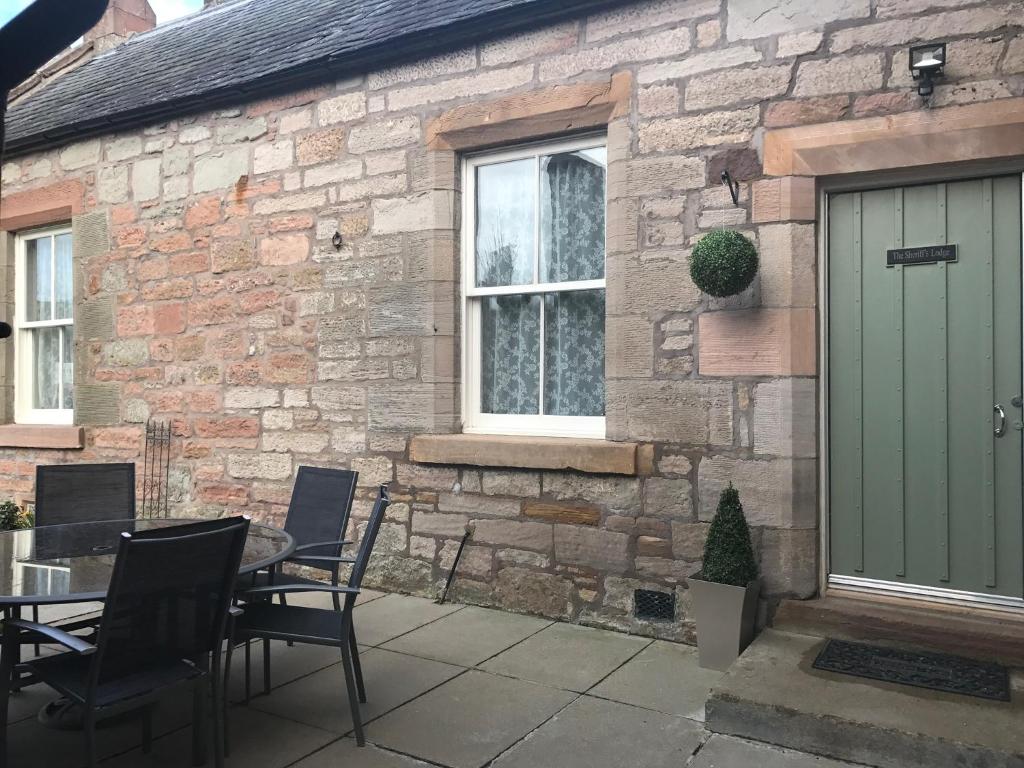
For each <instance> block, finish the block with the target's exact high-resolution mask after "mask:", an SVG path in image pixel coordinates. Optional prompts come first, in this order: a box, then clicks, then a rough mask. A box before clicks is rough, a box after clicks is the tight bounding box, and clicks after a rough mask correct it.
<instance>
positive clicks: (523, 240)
mask: <svg viewBox="0 0 1024 768" xmlns="http://www.w3.org/2000/svg"><path fill="white" fill-rule="evenodd" d="M535 163H536V161H535V160H533V159H528V160H515V161H513V162H509V163H495V164H494V165H482V166H480V167H478V168H477V169H476V284H477V286H480V287H485V286H486V287H490V286H495V285H523V284H526V283H532V282H533V251H534V247H533V245H534V232H533V229H534V221H533V218H534V208H535V201H536V181H535V178H534V167H535Z"/></svg>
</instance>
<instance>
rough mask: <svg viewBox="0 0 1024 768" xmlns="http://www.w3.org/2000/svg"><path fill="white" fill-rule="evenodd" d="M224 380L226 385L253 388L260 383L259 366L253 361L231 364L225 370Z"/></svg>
mask: <svg viewBox="0 0 1024 768" xmlns="http://www.w3.org/2000/svg"><path fill="white" fill-rule="evenodd" d="M225 378H226V380H227V383H228V384H234V385H236V386H255V385H256V384H259V383H260V364H259V363H258V362H257V361H255V360H246V361H245V362H244V363H232V364H231V365H229V366H228V368H227V372H226V376H225Z"/></svg>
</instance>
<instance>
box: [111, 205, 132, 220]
mask: <svg viewBox="0 0 1024 768" xmlns="http://www.w3.org/2000/svg"><path fill="white" fill-rule="evenodd" d="M137 218H138V212H137V211H136V210H135V206H134V205H115V206H114V207H113V208H111V209H110V221H111V223H112V224H131V223H132V222H133V221H135V220H136V219H137Z"/></svg>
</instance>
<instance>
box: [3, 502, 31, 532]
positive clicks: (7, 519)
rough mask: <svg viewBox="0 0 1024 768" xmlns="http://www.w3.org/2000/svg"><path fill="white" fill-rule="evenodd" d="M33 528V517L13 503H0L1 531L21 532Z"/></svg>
mask: <svg viewBox="0 0 1024 768" xmlns="http://www.w3.org/2000/svg"><path fill="white" fill-rule="evenodd" d="M31 527H32V516H31V515H30V514H29V513H28V512H23V511H22V509H21V507H19V506H18V505H17V504H15V503H14V502H13V501H9V500H8V501H3V502H0V531H20V530H21V529H23V528H31Z"/></svg>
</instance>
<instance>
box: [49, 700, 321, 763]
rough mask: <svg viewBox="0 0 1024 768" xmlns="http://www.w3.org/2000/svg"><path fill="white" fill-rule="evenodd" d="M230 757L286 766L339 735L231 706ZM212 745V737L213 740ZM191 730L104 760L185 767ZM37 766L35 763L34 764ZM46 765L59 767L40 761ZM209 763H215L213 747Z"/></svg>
mask: <svg viewBox="0 0 1024 768" xmlns="http://www.w3.org/2000/svg"><path fill="white" fill-rule="evenodd" d="M230 717H231V757H230V759H229V761H228V765H234V766H245V768H284V766H287V765H291V764H292V763H294V762H295V761H296V760H299V759H301V758H303V757H305V756H306V755H309V754H312V753H313V752H315V751H316V750H318V749H320V748H321V747H323V746H324V745H325V744H328V743H329V742H331V741H332V740H333V739H335V738H337V737H336V736H335V735H334V734H331V733H328V732H327V731H322V730H320V729H319V728H311V727H310V726H307V725H302V724H301V723H296V722H292V721H290V720H285V719H283V718H280V717H274V716H273V715H268V714H265V713H263V712H258V711H256V710H254V709H250V708H246V707H232V708H231V711H230ZM211 744H212V740H211ZM191 756H192V733H191V729H189V728H182V729H180V730H177V731H175V732H174V733H172V734H170V735H168V736H164V737H163V738H159V739H155V740H154V741H153V751H152V752H151V753H150V754H148V755H145V754H143V753H142V750H141V749H134V750H132V751H130V752H127V753H126V754H123V755H120V756H119V757H117V758H115V759H113V760H110V761H109V762H105V763H103V767H104V768H184V766H189V765H191V764H192V761H191ZM31 765H34V764H31ZM39 765H40V766H42V765H46V768H57V767H56V766H52V765H50V764H49V763H45V764H44V763H39ZM207 765H209V766H212V765H213V748H212V746H211V748H210V752H209V754H208V761H207Z"/></svg>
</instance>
